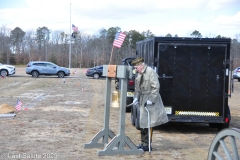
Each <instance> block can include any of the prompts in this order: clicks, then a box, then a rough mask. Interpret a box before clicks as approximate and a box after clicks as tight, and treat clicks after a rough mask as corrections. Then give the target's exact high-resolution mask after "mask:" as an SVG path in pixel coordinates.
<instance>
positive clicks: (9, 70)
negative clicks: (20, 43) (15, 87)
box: [0, 63, 16, 76]
mask: <svg viewBox="0 0 240 160" xmlns="http://www.w3.org/2000/svg"><path fill="white" fill-rule="evenodd" d="M15 71H16V69H15V67H14V66H12V65H6V64H2V63H0V75H1V76H9V75H13V74H15Z"/></svg>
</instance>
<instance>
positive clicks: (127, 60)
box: [115, 57, 136, 112]
mask: <svg viewBox="0 0 240 160" xmlns="http://www.w3.org/2000/svg"><path fill="white" fill-rule="evenodd" d="M134 59H135V58H133V57H129V58H124V59H122V65H126V66H132V65H131V62H132V60H134ZM135 76H136V75H135V73H134V74H133V77H132V78H131V79H128V83H127V100H126V101H127V102H126V103H127V105H129V104H131V103H132V102H133V97H134V89H135ZM115 80H116V81H115V83H116V89H118V90H119V91H120V92H121V83H120V82H121V81H119V79H118V78H116V79H115ZM126 112H131V106H129V107H127V108H126Z"/></svg>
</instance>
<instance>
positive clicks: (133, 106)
mask: <svg viewBox="0 0 240 160" xmlns="http://www.w3.org/2000/svg"><path fill="white" fill-rule="evenodd" d="M135 113H136V106H135V105H132V109H131V122H132V125H133V126H135V119H136V114H135Z"/></svg>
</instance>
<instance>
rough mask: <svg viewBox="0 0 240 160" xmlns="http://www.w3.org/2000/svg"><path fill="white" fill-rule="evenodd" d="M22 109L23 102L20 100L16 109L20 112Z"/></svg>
mask: <svg viewBox="0 0 240 160" xmlns="http://www.w3.org/2000/svg"><path fill="white" fill-rule="evenodd" d="M21 107H22V102H21V101H20V100H17V104H16V107H15V108H16V110H18V111H20V109H21Z"/></svg>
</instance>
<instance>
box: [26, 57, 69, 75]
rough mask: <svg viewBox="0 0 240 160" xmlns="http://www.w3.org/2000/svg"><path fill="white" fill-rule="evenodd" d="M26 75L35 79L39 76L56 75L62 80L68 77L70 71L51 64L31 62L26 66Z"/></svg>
mask: <svg viewBox="0 0 240 160" xmlns="http://www.w3.org/2000/svg"><path fill="white" fill-rule="evenodd" d="M26 73H27V74H29V75H32V77H35V78H36V77H38V76H39V75H57V76H58V77H59V78H63V77H64V76H69V75H70V70H69V69H68V68H65V67H60V66H58V65H56V64H54V63H51V62H45V61H32V62H29V63H28V64H27V67H26Z"/></svg>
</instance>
